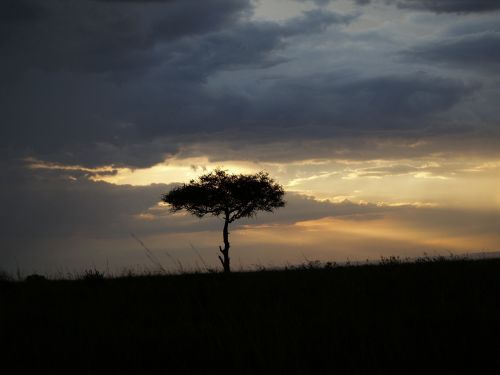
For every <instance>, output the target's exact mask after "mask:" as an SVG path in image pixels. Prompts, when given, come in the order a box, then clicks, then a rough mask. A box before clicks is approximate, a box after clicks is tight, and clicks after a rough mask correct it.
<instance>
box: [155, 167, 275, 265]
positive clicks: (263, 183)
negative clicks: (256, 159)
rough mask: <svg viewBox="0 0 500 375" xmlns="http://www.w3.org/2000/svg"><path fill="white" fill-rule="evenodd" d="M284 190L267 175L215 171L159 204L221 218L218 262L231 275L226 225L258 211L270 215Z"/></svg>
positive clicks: (177, 188) (175, 210)
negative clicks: (221, 242) (222, 224)
mask: <svg viewBox="0 0 500 375" xmlns="http://www.w3.org/2000/svg"><path fill="white" fill-rule="evenodd" d="M284 194H285V192H284V190H283V187H282V186H281V185H279V184H277V183H276V182H275V181H274V180H273V179H271V178H270V177H269V175H268V174H267V173H266V172H259V173H256V174H249V175H246V174H238V175H230V174H227V173H226V172H225V171H223V170H220V169H216V170H215V171H213V172H210V173H208V174H205V175H203V176H200V177H199V178H198V180H196V181H195V180H191V181H190V182H189V184H184V185H182V186H178V187H176V188H174V189H172V190H171V191H170V192H168V193H167V194H164V195H162V201H163V202H165V203H168V204H170V210H171V211H172V212H177V211H180V210H183V209H184V210H186V211H188V212H190V213H191V214H193V215H196V216H198V217H199V218H202V217H204V216H205V215H212V216H221V217H222V218H223V219H224V229H223V231H222V235H223V239H224V249H223V248H222V247H221V246H219V251H220V252H221V253H222V256H220V255H219V260H220V262H221V263H222V267H223V268H224V272H230V271H231V268H230V265H229V231H228V227H229V224H230V223H232V222H233V221H235V220H238V219H240V218H242V217H252V216H255V215H256V214H257V211H267V212H272V211H273V210H274V209H275V208H279V207H283V206H284V205H285V201H284V200H283V195H284Z"/></svg>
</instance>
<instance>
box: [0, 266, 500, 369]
mask: <svg viewBox="0 0 500 375" xmlns="http://www.w3.org/2000/svg"><path fill="white" fill-rule="evenodd" d="M386 263H387V264H383V265H378V266H375V265H371V266H356V267H336V268H332V267H326V268H317V267H316V268H314V269H309V268H308V267H304V268H302V269H294V270H281V271H261V272H249V273H234V274H231V275H222V274H190V275H180V276H142V277H138V276H135V277H123V278H115V279H104V280H100V279H99V277H94V278H93V277H89V278H88V280H73V281H69V280H66V281H65V280H61V281H43V280H41V281H37V280H32V281H25V282H7V281H4V282H0V322H1V326H0V329H1V331H0V340H1V342H2V346H3V348H2V350H1V351H0V356H1V358H0V359H1V363H0V367H1V368H3V369H5V370H7V371H6V372H3V371H2V372H3V373H5V374H10V373H16V374H17V373H27V372H28V371H29V372H30V373H37V374H43V373H48V372H49V371H50V372H51V373H65V374H77V373H88V374H96V373H107V374H119V373H136V374H144V373H154V374H161V373H196V374H207V373H209V372H210V373H211V370H216V371H217V372H218V373H229V372H231V373H233V374H259V373H278V374H285V373H300V374H309V373H315V374H322V373H339V374H345V373H370V374H371V373H399V374H406V373H416V372H420V371H419V370H421V373H434V372H437V371H439V372H440V373H441V374H443V373H462V372H464V370H465V371H466V372H468V373H471V374H483V373H492V374H498V373H500V372H499V369H500V367H498V365H499V356H500V330H499V328H500V309H499V307H500V260H499V259H494V260H476V261H470V260H468V261H465V260H455V261H442V260H438V261H427V262H420V263H413V264H395V263H391V262H386Z"/></svg>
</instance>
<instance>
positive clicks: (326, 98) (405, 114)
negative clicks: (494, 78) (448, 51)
mask: <svg viewBox="0 0 500 375" xmlns="http://www.w3.org/2000/svg"><path fill="white" fill-rule="evenodd" d="M475 89H476V87H475V86H474V85H469V84H466V83H464V82H462V81H459V80H454V79H449V78H442V77H436V76H432V75H428V74H420V73H417V74H408V75H389V76H382V77H375V78H373V77H369V78H366V77H356V76H352V75H344V74H342V73H329V74H317V75H312V76H307V77H301V78H291V79H288V80H280V81H278V82H277V83H276V84H275V85H274V86H272V87H271V88H269V89H268V91H267V95H268V96H264V97H261V98H260V100H259V101H257V103H255V105H253V106H252V105H250V106H248V107H249V108H251V109H254V110H255V113H251V114H250V115H248V116H246V118H250V119H254V121H255V123H261V124H265V123H267V124H268V125H271V124H272V125H273V126H279V127H282V128H291V129H293V128H294V127H300V129H301V130H302V131H304V132H311V131H313V132H314V131H319V132H321V133H324V134H331V135H354V134H363V133H364V134H366V133H367V132H372V131H373V132H377V131H384V130H389V129H394V130H400V131H405V130H411V129H413V128H415V127H419V128H421V127H422V119H425V118H427V119H428V118H429V117H431V116H432V115H434V114H436V113H440V112H443V111H446V110H448V109H450V108H451V107H453V106H454V105H456V104H457V103H459V102H460V101H461V99H463V98H464V97H465V96H467V95H469V94H470V93H471V92H473V91H474V90H475ZM270 98H273V100H272V102H271V101H270V100H269V99H270ZM436 131H439V130H438V129H436Z"/></svg>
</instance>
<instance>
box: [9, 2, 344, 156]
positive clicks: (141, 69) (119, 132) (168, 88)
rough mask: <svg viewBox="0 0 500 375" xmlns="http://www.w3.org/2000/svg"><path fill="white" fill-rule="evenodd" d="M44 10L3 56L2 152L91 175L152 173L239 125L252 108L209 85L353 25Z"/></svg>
mask: <svg viewBox="0 0 500 375" xmlns="http://www.w3.org/2000/svg"><path fill="white" fill-rule="evenodd" d="M208 3H210V4H208ZM43 4H44V6H46V10H45V13H44V15H43V17H42V19H41V20H40V21H37V22H32V23H31V24H30V25H29V26H27V27H25V28H23V29H15V28H11V29H9V30H10V34H9V35H10V41H9V42H8V43H6V44H5V45H3V46H2V49H3V50H4V52H5V56H6V59H4V60H2V62H0V67H2V69H1V72H3V74H2V73H0V75H3V77H2V78H3V80H4V83H5V87H6V88H7V89H6V90H2V92H0V97H1V99H2V101H3V102H4V103H9V104H8V105H6V106H5V108H4V109H3V115H4V119H5V126H3V127H2V129H1V130H2V139H1V141H0V144H2V146H3V147H4V148H8V149H9V150H10V151H9V152H18V153H26V154H28V155H34V156H39V157H41V158H44V159H48V160H53V161H62V162H70V163H77V164H86V165H102V164H110V163H114V164H117V165H120V164H124V165H133V166H146V165H151V164H154V163H155V162H158V161H160V160H162V159H163V158H164V157H165V155H168V154H171V153H173V152H175V151H176V150H177V146H178V143H179V142H178V140H176V138H177V137H179V136H182V135H183V134H185V135H186V136H187V135H188V134H192V132H198V133H203V132H213V131H220V130H225V129H227V128H228V127H230V126H233V125H232V124H234V121H235V120H237V118H235V116H236V115H237V114H235V113H230V111H228V112H227V113H226V112H225V110H224V108H226V107H227V106H228V105H229V106H231V105H232V104H231V103H235V102H237V103H243V102H242V100H241V99H238V98H234V95H228V94H225V93H209V92H207V90H206V88H205V87H204V83H205V82H206V79H207V78H208V77H209V76H211V75H213V74H215V73H216V72H219V71H221V70H226V71H227V70H235V69H248V68H253V69H256V68H264V67H269V66H273V65H276V64H279V63H280V62H282V61H284V60H285V58H284V57H283V56H280V55H279V53H278V52H279V51H281V50H282V49H283V48H285V47H286V46H287V45H288V43H289V40H290V39H292V38H294V37H296V36H300V35H310V34H313V33H319V32H322V31H324V30H325V29H326V28H327V27H329V26H332V25H342V24H347V23H349V22H350V21H352V20H353V18H354V16H352V15H341V14H337V13H333V12H327V11H318V10H314V11H310V12H305V13H304V14H303V15H301V16H299V17H296V18H293V19H290V20H287V21H285V22H282V23H277V22H256V21H252V22H250V21H248V20H246V18H245V17H244V14H245V12H247V11H249V9H250V3H249V2H248V1H243V0H238V1H233V0H231V1H229V0H216V1H213V2H203V3H199V2H195V1H182V2H181V1H171V2H166V3H163V2H162V3H158V4H148V5H147V6H140V5H138V4H130V3H126V4H115V3H113V4H111V5H109V6H108V5H107V4H97V3H96V2H90V1H81V2H68V3H65V2H54V1H48V2H44V3H43ZM200 4H201V5H200ZM33 68H36V69H33ZM233 98H234V99H233ZM26 108H29V110H26ZM190 132H191V133H190ZM12 150H15V151H12Z"/></svg>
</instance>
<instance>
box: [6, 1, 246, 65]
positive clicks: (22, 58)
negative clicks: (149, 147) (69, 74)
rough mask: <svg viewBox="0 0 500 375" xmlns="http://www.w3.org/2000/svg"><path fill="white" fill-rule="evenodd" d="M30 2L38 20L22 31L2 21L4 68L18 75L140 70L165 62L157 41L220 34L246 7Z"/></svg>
mask: <svg viewBox="0 0 500 375" xmlns="http://www.w3.org/2000/svg"><path fill="white" fill-rule="evenodd" d="M29 4H30V5H29V8H27V9H36V8H35V7H36V6H38V7H41V6H42V5H41V4H43V7H44V8H43V9H44V12H43V14H42V15H41V16H40V17H39V19H37V21H38V22H25V23H23V25H22V27H21V26H19V25H17V24H13V25H11V26H10V24H9V23H7V24H6V25H4V27H3V34H4V35H5V36H4V38H3V43H2V45H1V46H0V48H1V49H2V53H3V55H4V56H6V58H7V59H6V61H4V64H6V65H7V66H8V65H10V66H11V67H14V68H15V69H16V70H17V71H19V69H20V68H30V67H36V68H42V69H45V70H48V71H59V70H67V71H82V72H110V71H115V72H116V71H118V72H119V71H127V70H134V69H139V70H141V71H143V70H145V69H147V68H148V67H151V66H154V65H157V64H159V63H160V62H161V61H162V60H163V59H164V56H161V55H159V54H157V53H156V51H155V46H157V45H158V44H159V43H168V42H169V41H172V40H175V39H178V38H181V37H186V36H193V35H199V34H203V33H207V32H210V31H215V30H220V29H221V28H224V27H228V26H229V25H231V24H234V23H235V22H237V21H238V20H239V19H240V18H241V17H243V15H244V14H245V12H248V11H249V10H250V9H251V5H250V2H249V0H215V1H210V2H198V1H194V0H184V1H169V2H148V4H143V2H141V3H140V4H139V3H138V2H126V3H122V2H120V3H119V2H112V3H109V4H105V3H96V2H94V1H90V0H70V1H64V2H61V1H54V0H48V1H44V2H41V1H38V2H35V1H32V2H30V3H29ZM7 10H9V8H7ZM11 13H12V12H11ZM18 13H19V12H18ZM23 14H27V12H26V11H24V12H23ZM28 14H29V13H28ZM32 21H35V20H32ZM9 63H10V64H9Z"/></svg>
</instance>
